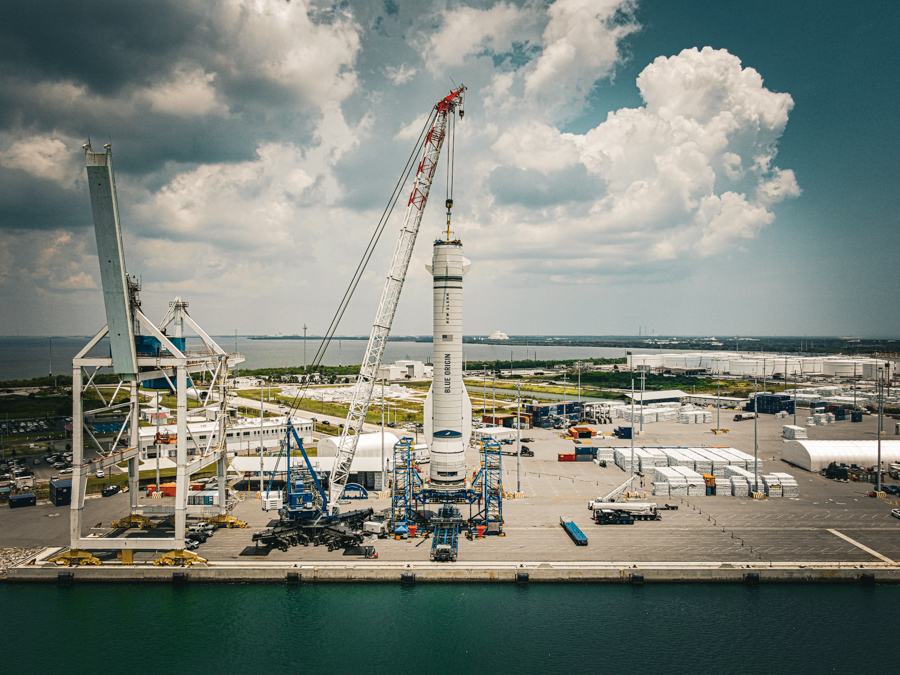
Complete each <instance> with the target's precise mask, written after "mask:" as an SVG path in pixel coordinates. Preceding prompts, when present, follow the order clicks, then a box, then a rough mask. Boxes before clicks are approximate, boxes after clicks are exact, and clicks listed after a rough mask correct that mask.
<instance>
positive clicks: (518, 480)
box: [516, 382, 522, 492]
mask: <svg viewBox="0 0 900 675" xmlns="http://www.w3.org/2000/svg"><path fill="white" fill-rule="evenodd" d="M521 491H522V383H521V382H516V492H521Z"/></svg>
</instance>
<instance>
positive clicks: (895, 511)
mask: <svg viewBox="0 0 900 675" xmlns="http://www.w3.org/2000/svg"><path fill="white" fill-rule="evenodd" d="M891 515H892V516H894V518H900V509H891Z"/></svg>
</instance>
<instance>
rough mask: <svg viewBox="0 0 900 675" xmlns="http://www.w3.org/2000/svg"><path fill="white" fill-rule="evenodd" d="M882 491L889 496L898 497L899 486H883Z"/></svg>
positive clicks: (899, 493) (899, 492)
mask: <svg viewBox="0 0 900 675" xmlns="http://www.w3.org/2000/svg"><path fill="white" fill-rule="evenodd" d="M884 491H885V492H887V493H888V494H889V495H900V485H885V486H884Z"/></svg>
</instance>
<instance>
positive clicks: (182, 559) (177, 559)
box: [153, 548, 206, 567]
mask: <svg viewBox="0 0 900 675" xmlns="http://www.w3.org/2000/svg"><path fill="white" fill-rule="evenodd" d="M205 562H206V558H201V557H200V556H199V555H197V554H196V553H191V552H190V551H185V550H184V549H183V548H179V549H176V550H174V551H169V552H168V553H163V554H162V555H161V556H160V557H158V558H157V559H156V560H154V561H153V564H154V565H156V566H157V567H176V566H177V567H190V566H191V565H193V564H194V563H205Z"/></svg>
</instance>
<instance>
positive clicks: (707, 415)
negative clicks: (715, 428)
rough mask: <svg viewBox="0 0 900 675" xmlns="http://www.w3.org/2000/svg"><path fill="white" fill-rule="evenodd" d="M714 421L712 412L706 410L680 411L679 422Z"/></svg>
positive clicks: (699, 422)
mask: <svg viewBox="0 0 900 675" xmlns="http://www.w3.org/2000/svg"><path fill="white" fill-rule="evenodd" d="M710 422H712V413H711V412H707V411H706V410H685V411H683V412H679V413H678V423H679V424H708V423H710Z"/></svg>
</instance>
